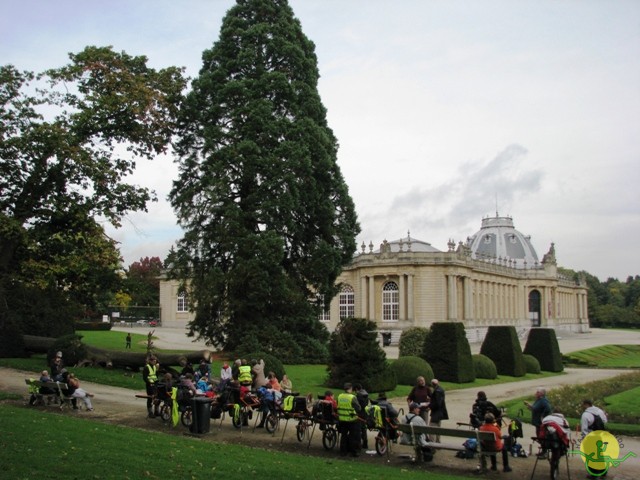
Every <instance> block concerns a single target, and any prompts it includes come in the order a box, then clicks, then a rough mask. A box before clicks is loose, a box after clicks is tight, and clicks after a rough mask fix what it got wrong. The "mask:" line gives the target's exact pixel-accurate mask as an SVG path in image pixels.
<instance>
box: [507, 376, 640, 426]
mask: <svg viewBox="0 0 640 480" xmlns="http://www.w3.org/2000/svg"><path fill="white" fill-rule="evenodd" d="M639 383H640V372H633V373H625V374H621V375H617V376H615V377H612V378H609V379H607V380H600V381H597V382H589V383H586V384H583V385H571V386H565V387H562V388H557V389H553V390H551V391H549V392H547V398H548V399H549V402H550V403H551V405H552V406H553V407H554V408H558V409H559V410H560V411H561V412H563V413H564V415H565V417H566V418H567V421H568V422H569V425H570V426H571V429H572V430H574V431H575V430H576V427H578V425H579V424H580V415H581V414H582V399H584V398H590V399H591V400H592V401H593V402H594V404H595V405H597V406H599V407H601V408H603V409H604V410H605V411H606V412H607V414H608V416H609V422H608V423H607V430H608V431H610V432H612V433H614V434H617V435H629V436H638V435H640V424H639V423H638V419H639V418H640V387H638V386H637V385H638V384H639ZM525 400H527V401H531V396H528V397H521V398H515V399H513V400H510V401H509V402H504V403H501V404H500V405H499V406H500V407H505V408H506V409H507V415H508V416H509V417H510V418H515V417H519V418H520V419H521V420H522V421H524V422H527V423H531V412H530V411H529V410H528V409H527V408H526V407H525V406H524V404H523V402H524V401H525Z"/></svg>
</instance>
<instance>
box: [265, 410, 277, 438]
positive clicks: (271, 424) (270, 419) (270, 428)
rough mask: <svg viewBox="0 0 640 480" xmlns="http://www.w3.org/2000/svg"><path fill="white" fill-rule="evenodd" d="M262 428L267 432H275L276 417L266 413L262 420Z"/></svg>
mask: <svg viewBox="0 0 640 480" xmlns="http://www.w3.org/2000/svg"><path fill="white" fill-rule="evenodd" d="M264 428H265V429H266V430H267V432H269V433H273V432H275V431H276V430H277V429H278V417H276V416H275V415H274V414H273V413H270V414H269V415H267V418H266V420H265V421H264Z"/></svg>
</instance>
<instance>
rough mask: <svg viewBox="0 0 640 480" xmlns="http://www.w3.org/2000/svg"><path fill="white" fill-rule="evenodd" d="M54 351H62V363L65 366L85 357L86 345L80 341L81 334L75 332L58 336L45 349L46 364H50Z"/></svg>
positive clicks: (75, 363)
mask: <svg viewBox="0 0 640 480" xmlns="http://www.w3.org/2000/svg"><path fill="white" fill-rule="evenodd" d="M56 352H62V363H63V364H64V365H65V366H66V367H67V368H68V367H72V366H74V365H77V364H78V362H80V361H81V360H84V359H85V358H87V347H86V345H85V344H84V343H82V335H78V334H75V333H72V334H71V335H64V336H62V337H59V338H57V339H56V341H55V342H53V345H51V347H50V348H49V350H48V351H47V365H50V364H51V362H52V361H53V359H54V357H55V356H56Z"/></svg>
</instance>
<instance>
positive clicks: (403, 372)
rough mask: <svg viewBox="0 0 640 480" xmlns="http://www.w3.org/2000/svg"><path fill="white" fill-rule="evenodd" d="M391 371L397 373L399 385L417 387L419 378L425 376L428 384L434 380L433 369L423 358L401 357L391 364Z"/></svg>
mask: <svg viewBox="0 0 640 480" xmlns="http://www.w3.org/2000/svg"><path fill="white" fill-rule="evenodd" d="M391 369H392V370H393V371H394V372H396V378H397V380H398V384H399V385H415V383H416V378H417V377H419V376H423V377H424V378H425V380H426V381H427V384H429V383H431V379H433V369H432V368H431V365H429V364H428V363H427V361H426V360H425V359H424V358H422V357H414V356H407V357H400V358H398V359H397V360H396V361H395V362H393V363H392V364H391Z"/></svg>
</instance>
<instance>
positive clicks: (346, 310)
mask: <svg viewBox="0 0 640 480" xmlns="http://www.w3.org/2000/svg"><path fill="white" fill-rule="evenodd" d="M353 317H355V296H354V294H353V290H343V291H342V292H340V318H353Z"/></svg>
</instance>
